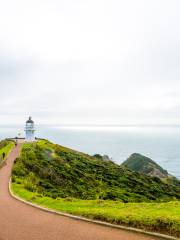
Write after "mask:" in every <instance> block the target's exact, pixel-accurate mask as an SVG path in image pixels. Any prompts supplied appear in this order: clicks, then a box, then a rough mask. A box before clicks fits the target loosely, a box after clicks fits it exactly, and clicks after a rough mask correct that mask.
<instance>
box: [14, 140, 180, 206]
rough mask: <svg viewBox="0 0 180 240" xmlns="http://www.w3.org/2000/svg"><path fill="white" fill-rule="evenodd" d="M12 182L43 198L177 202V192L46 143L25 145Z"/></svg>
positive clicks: (167, 185)
mask: <svg viewBox="0 0 180 240" xmlns="http://www.w3.org/2000/svg"><path fill="white" fill-rule="evenodd" d="M12 181H13V182H14V183H18V184H21V185H23V187H24V188H25V189H26V190H28V191H31V192H38V193H39V194H42V195H43V196H47V197H52V198H58V197H62V198H65V197H73V198H78V199H103V200H119V201H122V202H148V201H153V200H156V201H168V200H173V199H180V188H179V187H178V186H175V185H173V184H172V183H164V182H162V181H161V180H160V179H159V178H157V177H151V176H146V175H143V174H141V173H138V172H134V171H132V170H130V169H126V168H124V167H122V166H119V165H118V164H116V163H114V162H113V161H111V160H107V159H106V160H104V159H103V158H101V157H100V156H99V155H98V156H97V155H95V156H94V157H93V156H90V155H88V154H84V153H81V152H78V151H75V150H72V149H69V148H66V147H63V146H60V145H57V144H53V143H51V142H49V141H47V140H41V141H38V142H35V143H31V144H28V143H26V144H24V145H23V148H22V151H21V155H20V157H19V158H18V159H17V160H16V162H15V165H14V168H13V172H12Z"/></svg>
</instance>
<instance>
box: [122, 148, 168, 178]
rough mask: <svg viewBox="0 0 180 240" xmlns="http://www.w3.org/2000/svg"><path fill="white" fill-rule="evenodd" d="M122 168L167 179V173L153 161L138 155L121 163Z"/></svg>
mask: <svg viewBox="0 0 180 240" xmlns="http://www.w3.org/2000/svg"><path fill="white" fill-rule="evenodd" d="M122 166H125V167H127V168H129V169H131V170H133V171H136V172H139V173H143V174H146V175H149V176H152V177H159V178H168V177H169V174H168V172H167V171H166V170H164V169H163V168H162V167H161V166H159V165H158V164H157V163H156V162H155V161H153V160H152V159H150V158H148V157H145V156H143V155H141V154H139V153H134V154H132V155H131V156H130V157H129V158H128V159H127V160H126V161H125V162H123V163H122Z"/></svg>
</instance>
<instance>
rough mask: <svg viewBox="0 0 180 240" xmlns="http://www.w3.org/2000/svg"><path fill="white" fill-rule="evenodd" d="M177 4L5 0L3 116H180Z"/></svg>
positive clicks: (0, 29) (0, 56) (169, 119)
mask: <svg viewBox="0 0 180 240" xmlns="http://www.w3.org/2000/svg"><path fill="white" fill-rule="evenodd" d="M179 10H180V3H179V1H177V0H171V1H170V0H159V1H155V0H153V1H150V2H147V1H143V0H138V1H133V0H128V1H117V0H112V1H106V0H105V1H102V0H96V1H95V0H91V1H89V0H88V1H82V0H78V1H72V0H66V1H62V0H61V1H58V0H51V1H50V0H48V1H47V0H46V1H45V0H44V1H42V0H36V1H35V0H32V1H30V2H29V1H25V0H7V1H0V88H1V102H0V109H1V120H0V122H1V123H4V121H5V122H8V121H9V122H20V121H22V120H23V119H24V118H25V117H26V115H28V114H31V115H33V117H34V118H36V119H38V121H39V122H44V123H53V122H54V123H63V124H64V123H72V124H73V123H87V124H89V123H93V124H94V123H95V124H96V123H98V124H99V123H103V124H106V123H108V124H113V123H114V124H124V123H125V124H129V123H130V124H134V123H142V124H148V123H149V124H151V123H158V124H159V123H162V124H163V123H166V124H167V123H170V124H172V123H178V122H179V121H180V116H179V111H178V109H179V107H178V106H179V105H180V97H179V91H180V90H179V89H180V81H179V78H180V68H179V63H180V32H179V22H180V16H179V15H178V13H179ZM174 93H176V94H174ZM176 112H177V115H176ZM9 116H11V118H10V117H9Z"/></svg>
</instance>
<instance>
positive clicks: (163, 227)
mask: <svg viewBox="0 0 180 240" xmlns="http://www.w3.org/2000/svg"><path fill="white" fill-rule="evenodd" d="M12 189H13V192H14V193H15V194H16V195H17V196H19V197H21V198H23V199H25V200H27V201H30V202H33V203H35V204H38V205H41V206H44V207H47V208H49V209H54V210H58V211H62V212H67V213H71V214H75V215H80V216H85V217H88V218H91V219H97V220H102V221H107V222H110V223H115V224H122V225H126V226H131V227H137V228H141V229H145V230H149V231H156V232H161V233H165V234H169V235H174V236H177V237H180V202H178V201H174V202H166V203H122V202H119V201H110V200H80V199H73V198H57V199H53V198H50V197H45V196H42V195H40V194H39V193H36V192H30V191H28V190H26V189H24V188H23V186H22V185H20V184H17V183H13V184H12Z"/></svg>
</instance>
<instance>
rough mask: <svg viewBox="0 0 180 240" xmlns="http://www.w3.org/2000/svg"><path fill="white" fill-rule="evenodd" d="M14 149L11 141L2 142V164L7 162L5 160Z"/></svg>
mask: <svg viewBox="0 0 180 240" xmlns="http://www.w3.org/2000/svg"><path fill="white" fill-rule="evenodd" d="M13 147H14V142H13V141H10V140H2V141H0V164H1V163H2V162H3V161H4V160H5V158H6V157H7V156H8V154H9V153H10V151H11V150H12V148H13Z"/></svg>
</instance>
